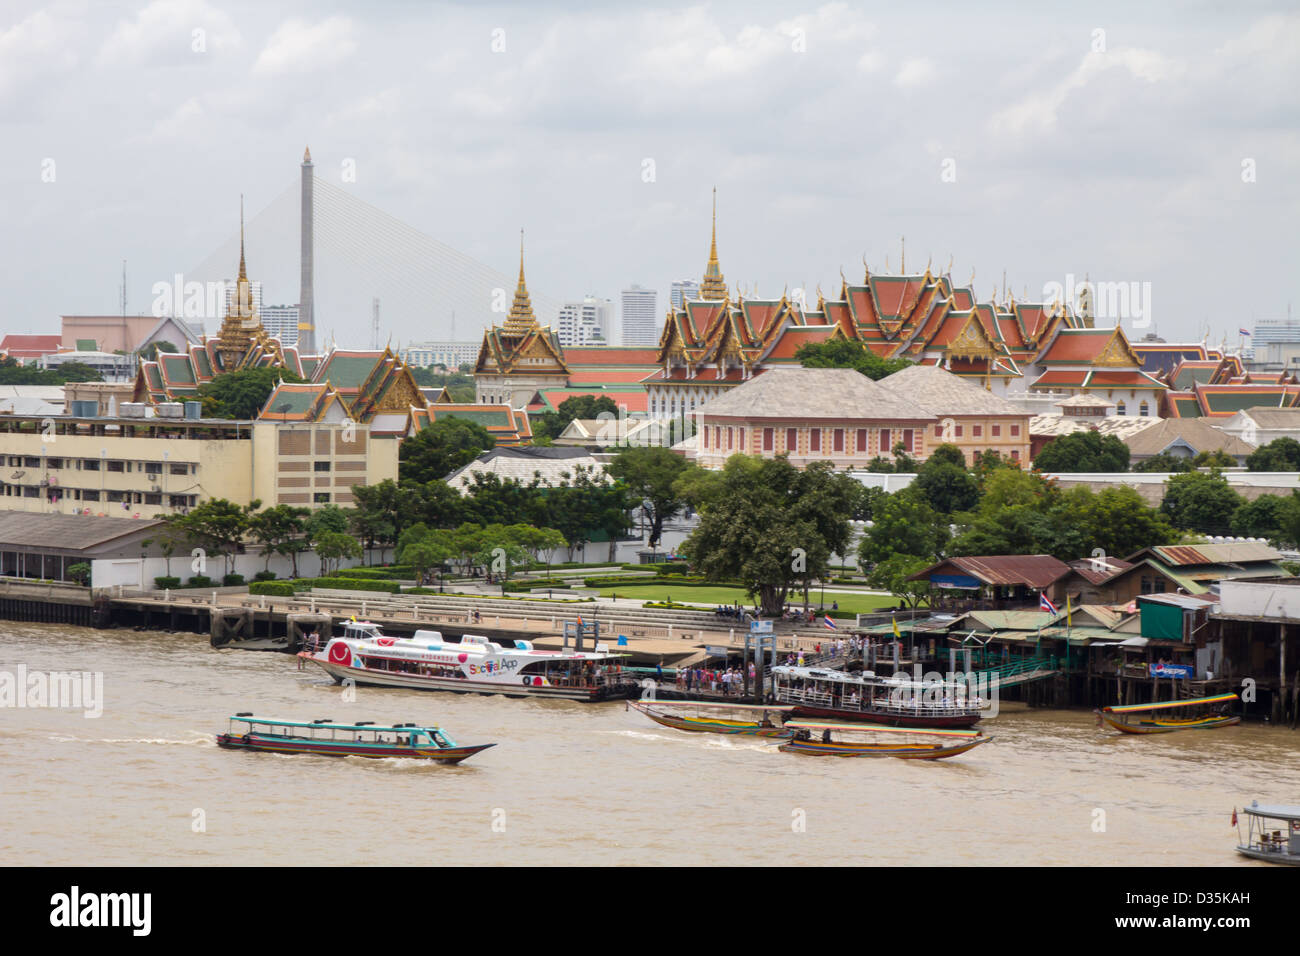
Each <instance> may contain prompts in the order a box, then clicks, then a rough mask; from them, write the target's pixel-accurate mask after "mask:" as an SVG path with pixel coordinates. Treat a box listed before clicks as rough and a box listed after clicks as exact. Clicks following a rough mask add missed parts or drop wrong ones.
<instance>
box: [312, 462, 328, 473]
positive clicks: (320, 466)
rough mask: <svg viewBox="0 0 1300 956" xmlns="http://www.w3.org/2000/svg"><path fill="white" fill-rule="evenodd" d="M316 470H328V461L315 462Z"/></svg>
mask: <svg viewBox="0 0 1300 956" xmlns="http://www.w3.org/2000/svg"><path fill="white" fill-rule="evenodd" d="M315 466H316V471H329V470H330V463H329V462H328V461H318V462H316V463H315Z"/></svg>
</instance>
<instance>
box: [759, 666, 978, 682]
mask: <svg viewBox="0 0 1300 956" xmlns="http://www.w3.org/2000/svg"><path fill="white" fill-rule="evenodd" d="M772 673H773V674H777V675H780V676H781V677H801V678H803V679H804V680H827V681H834V682H835V683H837V684H871V685H872V686H874V687H880V686H885V687H890V688H895V687H920V688H929V687H940V686H943V687H963V688H964V687H965V686H966V683H965V682H964V681H960V680H958V681H937V680H932V681H925V680H921V681H917V680H912V679H911V678H909V677H907V676H906V675H903V674H892V675H890V676H889V677H878V676H876V674H875V672H873V671H866V672H865V674H866V675H867V676H866V677H863V676H861V675H859V674H849V673H846V672H844V671H832V670H822V669H820V668H816V667H792V666H790V665H789V664H779V665H777V666H776V667H773V668H772Z"/></svg>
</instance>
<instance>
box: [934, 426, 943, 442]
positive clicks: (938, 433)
mask: <svg viewBox="0 0 1300 956" xmlns="http://www.w3.org/2000/svg"><path fill="white" fill-rule="evenodd" d="M934 437H935V438H940V439H942V438H943V426H942V425H935V426H934Z"/></svg>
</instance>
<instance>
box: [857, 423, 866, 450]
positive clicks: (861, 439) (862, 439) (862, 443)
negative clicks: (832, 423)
mask: <svg viewBox="0 0 1300 956" xmlns="http://www.w3.org/2000/svg"><path fill="white" fill-rule="evenodd" d="M857 451H858V454H859V455H865V454H866V453H867V430H866V429H865V428H859V429H858V448H857Z"/></svg>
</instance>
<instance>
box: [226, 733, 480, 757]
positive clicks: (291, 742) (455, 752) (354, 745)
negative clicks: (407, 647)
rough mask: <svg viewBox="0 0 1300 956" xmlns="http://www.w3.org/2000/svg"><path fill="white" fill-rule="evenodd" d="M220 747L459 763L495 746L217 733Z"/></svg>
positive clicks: (322, 755) (267, 751) (326, 755)
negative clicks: (439, 745) (412, 744)
mask: <svg viewBox="0 0 1300 956" xmlns="http://www.w3.org/2000/svg"><path fill="white" fill-rule="evenodd" d="M217 746H218V747H224V748H226V749H227V750H255V751H259V752H262V753H277V754H312V755H315V756H317V757H372V758H382V757H407V758H413V759H418V760H432V761H434V762H435V763H447V764H457V763H460V762H461V761H462V760H465V759H466V758H468V757H472V756H474V755H475V754H476V753H479V752H480V751H483V750H487V749H488V748H489V747H495V746H496V744H480V745H478V746H473V747H401V746H398V745H397V744H382V743H366V742H361V741H356V742H354V741H347V740H309V739H307V738H297V737H277V736H271V735H269V734H243V735H236V734H217Z"/></svg>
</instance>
